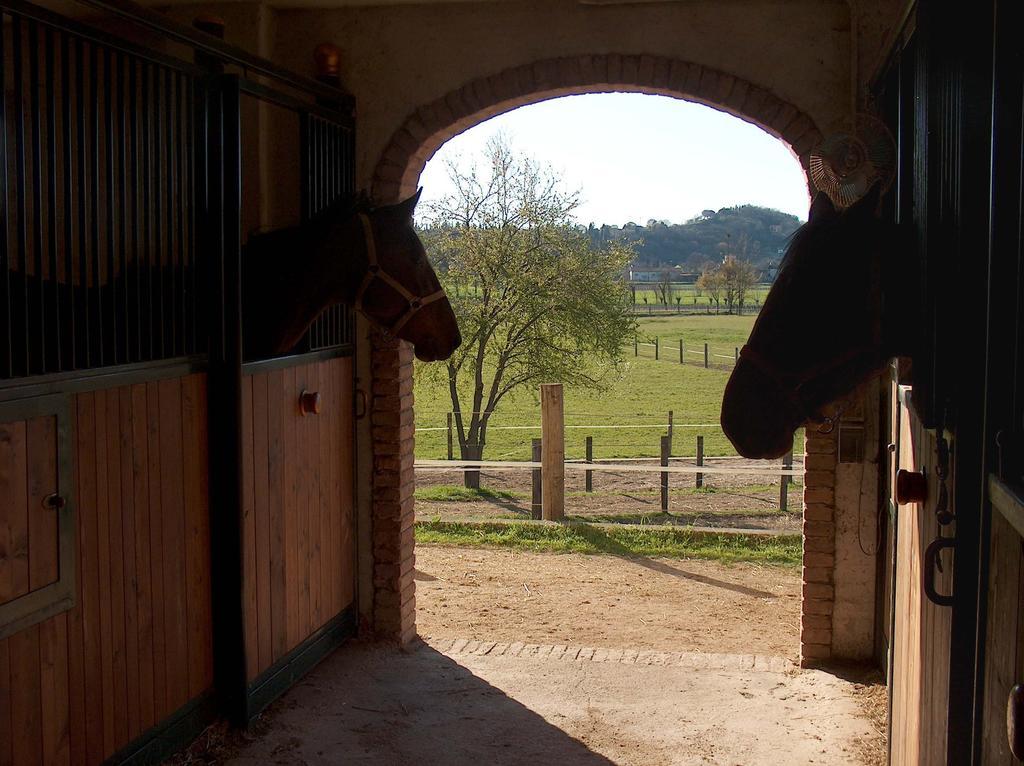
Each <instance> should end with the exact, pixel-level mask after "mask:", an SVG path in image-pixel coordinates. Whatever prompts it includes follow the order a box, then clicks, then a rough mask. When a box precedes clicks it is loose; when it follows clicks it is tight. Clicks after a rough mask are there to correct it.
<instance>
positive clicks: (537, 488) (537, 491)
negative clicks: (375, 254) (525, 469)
mask: <svg viewBox="0 0 1024 766" xmlns="http://www.w3.org/2000/svg"><path fill="white" fill-rule="evenodd" d="M532 458H533V462H534V463H539V462H540V461H541V440H540V439H534V440H533V456H532ZM531 473H532V474H533V502H532V504H531V505H530V518H531V519H539V518H540V516H541V502H542V494H541V481H542V479H541V474H540V469H539V468H534V469H533V471H531Z"/></svg>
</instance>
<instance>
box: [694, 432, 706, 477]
mask: <svg viewBox="0 0 1024 766" xmlns="http://www.w3.org/2000/svg"><path fill="white" fill-rule="evenodd" d="M697 465H704V437H703V436H698V437H697ZM696 482H697V488H698V489H700V488H701V487H703V486H704V474H702V473H698V474H697V479H696Z"/></svg>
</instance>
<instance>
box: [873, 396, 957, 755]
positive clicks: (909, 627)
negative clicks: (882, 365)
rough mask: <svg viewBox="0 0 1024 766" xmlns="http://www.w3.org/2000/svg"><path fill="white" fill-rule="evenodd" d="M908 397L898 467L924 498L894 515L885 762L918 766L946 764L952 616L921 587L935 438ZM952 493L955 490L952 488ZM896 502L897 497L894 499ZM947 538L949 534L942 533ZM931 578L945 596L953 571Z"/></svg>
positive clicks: (930, 521)
mask: <svg viewBox="0 0 1024 766" xmlns="http://www.w3.org/2000/svg"><path fill="white" fill-rule="evenodd" d="M911 396H912V394H911V392H910V390H909V389H907V388H903V389H901V401H902V402H903V406H901V407H900V408H899V412H900V423H899V454H898V457H897V459H898V461H899V462H898V464H899V467H900V468H903V469H906V470H911V471H922V470H923V471H925V473H926V475H927V476H928V482H929V487H928V500H927V501H926V502H924V503H914V504H909V505H903V506H898V508H897V511H896V525H897V531H896V541H897V543H896V567H895V584H894V587H895V589H896V607H895V615H896V616H895V625H894V628H893V637H892V641H893V651H892V657H893V660H892V662H893V666H892V718H891V721H892V723H891V728H890V732H889V749H890V763H892V764H893V765H894V766H917V765H918V764H939V763H945V762H946V707H947V701H948V698H949V647H950V610H949V609H948V608H946V607H941V606H936V605H935V604H933V603H932V602H931V601H929V600H928V598H927V597H926V596H925V593H924V590H923V587H922V579H921V577H922V560H923V556H924V551H925V548H927V547H928V545H929V543H931V541H932V540H934V539H935V536H936V534H937V531H938V523H937V522H936V520H935V512H934V510H935V498H936V497H937V496H938V488H937V482H936V478H935V465H934V464H935V437H934V434H933V433H931V432H928V431H926V430H925V429H924V428H923V427H922V426H921V423H920V420H919V419H918V418H917V416H916V415H915V414H914V412H913V409H912V407H910V406H907V405H908V404H909V403H910V401H911ZM950 494H951V495H952V486H950ZM892 501H893V503H895V498H892ZM945 534H946V535H947V536H948V535H950V534H952V530H948V531H946V533H945ZM944 563H945V564H946V566H945V570H944V572H943V573H941V574H936V576H935V584H936V589H937V590H938V591H939V592H940V593H949V592H950V588H951V586H952V579H953V577H952V575H953V573H952V566H951V565H950V564H949V558H948V557H944Z"/></svg>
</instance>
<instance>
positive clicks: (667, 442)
mask: <svg viewBox="0 0 1024 766" xmlns="http://www.w3.org/2000/svg"><path fill="white" fill-rule="evenodd" d="M671 452H672V437H671V436H662V437H661V464H662V465H663V466H665V467H666V468H667V467H668V458H669V455H670V454H671ZM661 510H663V511H667V510H668V471H662V472H661Z"/></svg>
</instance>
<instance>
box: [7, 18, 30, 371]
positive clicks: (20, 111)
mask: <svg viewBox="0 0 1024 766" xmlns="http://www.w3.org/2000/svg"><path fill="white" fill-rule="evenodd" d="M11 36H12V40H11V49H12V56H13V58H14V114H15V117H14V128H15V130H14V146H15V162H16V166H15V175H16V178H17V202H18V233H17V246H18V261H19V264H20V272H21V280H22V290H21V292H22V299H23V300H24V303H23V304H22V311H21V314H22V317H21V321H22V327H21V329H22V333H23V335H24V344H25V345H24V349H25V353H24V359H22V360H19V361H21V362H23V363H24V365H25V366H24V368H23V370H22V374H24V375H28V374H30V373H31V364H30V361H29V354H30V336H29V316H28V310H29V309H28V281H29V280H28V252H27V248H28V231H27V229H26V221H25V215H26V210H25V191H26V190H25V108H24V103H25V101H24V94H25V86H24V81H23V75H24V72H23V69H24V61H23V58H22V34H21V18H20V17H18V16H13V17H12V21H11Z"/></svg>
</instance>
